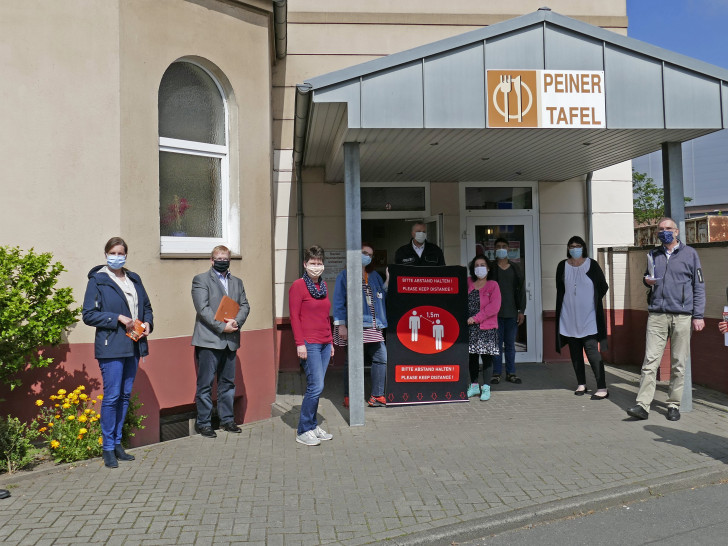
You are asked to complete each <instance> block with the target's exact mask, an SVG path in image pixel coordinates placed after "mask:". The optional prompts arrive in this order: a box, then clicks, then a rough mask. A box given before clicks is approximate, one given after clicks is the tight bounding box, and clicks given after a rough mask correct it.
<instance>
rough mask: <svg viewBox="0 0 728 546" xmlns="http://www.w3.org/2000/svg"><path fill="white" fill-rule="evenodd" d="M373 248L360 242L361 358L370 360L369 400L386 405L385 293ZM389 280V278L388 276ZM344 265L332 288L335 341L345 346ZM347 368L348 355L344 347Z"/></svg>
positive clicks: (376, 405) (346, 378)
mask: <svg viewBox="0 0 728 546" xmlns="http://www.w3.org/2000/svg"><path fill="white" fill-rule="evenodd" d="M373 255H374V248H373V247H372V245H370V244H368V243H362V245H361V265H362V285H361V295H362V298H363V305H362V310H363V314H364V316H363V325H364V358H365V359H368V360H371V363H372V394H371V396H370V397H369V401H368V404H369V405H370V406H372V407H379V406H385V405H386V400H385V398H384V383H385V381H386V379H387V348H386V346H385V345H384V336H383V335H382V330H383V329H384V328H386V327H387V311H386V307H385V299H386V295H387V287H386V283H385V282H384V281H383V280H382V277H381V275H380V274H379V273H377V272H376V271H374V266H373V265H372V256H373ZM387 280H389V279H387ZM346 321H347V317H346V269H344V270H343V271H342V272H341V273H339V276H338V277H336V290H335V292H334V344H335V345H338V346H339V347H345V346H346V343H347V339H348V330H347V325H346ZM346 354H347V364H346V365H347V370H348V366H349V363H348V356H349V353H348V351H347V353H346ZM344 385H345V386H344V391H345V392H344V406H348V405H349V395H348V389H349V382H348V374H347V376H346V377H345V378H344Z"/></svg>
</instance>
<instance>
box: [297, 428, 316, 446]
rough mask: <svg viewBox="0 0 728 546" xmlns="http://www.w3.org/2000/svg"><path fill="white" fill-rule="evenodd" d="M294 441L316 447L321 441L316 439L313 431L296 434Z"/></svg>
mask: <svg viewBox="0 0 728 546" xmlns="http://www.w3.org/2000/svg"><path fill="white" fill-rule="evenodd" d="M296 441H297V442H298V443H299V444H304V445H307V446H317V445H319V444H320V443H321V440H319V439H318V436H316V433H315V432H314V431H313V430H307V431H306V432H304V433H303V434H298V435H297V436H296Z"/></svg>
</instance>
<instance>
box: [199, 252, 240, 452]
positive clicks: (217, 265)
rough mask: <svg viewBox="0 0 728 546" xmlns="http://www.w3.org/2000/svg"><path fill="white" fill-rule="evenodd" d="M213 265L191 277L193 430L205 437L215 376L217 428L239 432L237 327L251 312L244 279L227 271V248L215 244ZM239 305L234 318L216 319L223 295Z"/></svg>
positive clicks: (211, 432) (212, 433)
mask: <svg viewBox="0 0 728 546" xmlns="http://www.w3.org/2000/svg"><path fill="white" fill-rule="evenodd" d="M210 262H211V264H212V267H210V269H209V270H208V271H205V272H204V273H200V274H199V275H197V276H196V277H195V278H194V279H193V280H192V303H194V305H195V311H197V317H196V318H195V330H194V333H193V334H192V345H194V347H195V360H196V361H197V393H196V395H195V403H196V404H197V422H196V423H195V429H196V430H197V432H199V433H200V434H201V435H202V436H205V437H206V438H215V437H217V434H215V431H214V430H213V429H212V424H211V420H210V417H211V414H212V382H213V380H214V379H215V375H217V413H218V415H219V417H220V428H222V429H223V430H225V431H227V432H235V433H239V432H242V431H241V430H240V427H238V426H237V425H236V424H235V418H234V415H233V399H234V398H235V354H236V352H237V350H238V348H239V347H240V329H241V328H242V327H243V324H244V323H245V319H247V318H248V313H250V305H248V300H247V298H246V297H245V288H244V287H243V281H242V280H240V279H239V278H237V277H233V276H232V275H231V274H230V269H229V268H230V250H229V249H228V248H227V247H225V246H222V245H220V246H216V247H215V248H214V249H212V253H211V256H210ZM225 295H227V296H228V297H229V298H231V299H232V300H234V301H235V302H236V303H237V304H238V305H239V306H240V309H239V310H238V313H237V315H236V316H235V318H232V319H226V321H225V322H220V321H219V320H215V313H216V312H217V309H218V306H219V305H220V301H221V300H222V298H223V296H225Z"/></svg>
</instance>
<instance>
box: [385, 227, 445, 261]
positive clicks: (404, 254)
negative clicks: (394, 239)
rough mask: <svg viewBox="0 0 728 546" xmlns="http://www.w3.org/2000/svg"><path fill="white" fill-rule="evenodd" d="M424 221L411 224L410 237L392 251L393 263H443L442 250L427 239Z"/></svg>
mask: <svg viewBox="0 0 728 546" xmlns="http://www.w3.org/2000/svg"><path fill="white" fill-rule="evenodd" d="M426 239H427V228H426V227H425V223H424V222H415V223H414V224H413V225H412V239H411V240H410V242H409V243H408V244H406V245H404V246H401V247H399V248H398V249H397V252H395V253H394V263H395V264H398V265H445V257H444V256H443V254H442V250H441V249H440V247H439V246H437V245H436V244H433V243H430V242H428V241H427V240H426Z"/></svg>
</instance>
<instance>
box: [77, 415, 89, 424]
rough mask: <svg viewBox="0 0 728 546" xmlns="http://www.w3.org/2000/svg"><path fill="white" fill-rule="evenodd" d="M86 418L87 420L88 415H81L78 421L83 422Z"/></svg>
mask: <svg viewBox="0 0 728 546" xmlns="http://www.w3.org/2000/svg"><path fill="white" fill-rule="evenodd" d="M87 420H88V417H86V416H85V415H81V416H79V418H78V422H79V423H85V422H86V421H87Z"/></svg>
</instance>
